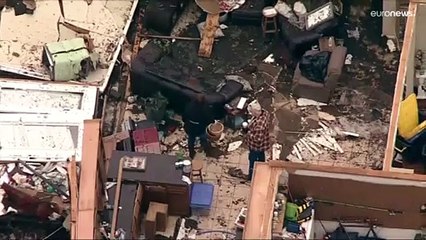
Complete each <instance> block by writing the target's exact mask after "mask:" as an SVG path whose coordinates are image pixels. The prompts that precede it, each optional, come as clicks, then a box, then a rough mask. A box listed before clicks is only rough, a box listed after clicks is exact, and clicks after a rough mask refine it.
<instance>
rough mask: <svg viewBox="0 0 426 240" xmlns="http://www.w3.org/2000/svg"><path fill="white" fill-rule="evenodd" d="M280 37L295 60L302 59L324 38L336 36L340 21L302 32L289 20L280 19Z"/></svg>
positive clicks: (332, 21) (333, 21)
mask: <svg viewBox="0 0 426 240" xmlns="http://www.w3.org/2000/svg"><path fill="white" fill-rule="evenodd" d="M278 22H279V28H280V35H281V37H282V38H283V39H284V41H285V42H286V44H287V46H288V48H289V51H290V53H291V55H292V56H293V57H295V58H299V57H301V56H302V55H303V54H304V53H305V52H306V51H307V50H309V49H311V47H312V45H315V44H318V39H320V38H321V37H322V36H335V35H336V34H337V31H338V30H337V27H338V25H339V19H338V18H337V17H336V18H334V19H331V20H329V21H327V22H325V23H322V24H320V25H319V26H317V27H315V28H314V29H311V30H309V31H306V30H301V29H299V28H297V27H296V26H294V25H293V24H291V23H289V22H288V21H287V18H285V17H284V16H282V15H280V16H279V17H278Z"/></svg>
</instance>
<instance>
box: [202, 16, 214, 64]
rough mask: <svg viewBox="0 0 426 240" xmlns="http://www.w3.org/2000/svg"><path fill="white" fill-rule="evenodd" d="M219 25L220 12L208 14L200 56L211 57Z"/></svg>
mask: <svg viewBox="0 0 426 240" xmlns="http://www.w3.org/2000/svg"><path fill="white" fill-rule="evenodd" d="M218 27H219V14H207V19H206V25H205V27H204V30H203V34H202V40H201V43H200V48H199V49H198V56H200V57H206V58H209V57H210V55H211V53H212V49H213V43H214V37H215V34H216V30H217V28H218Z"/></svg>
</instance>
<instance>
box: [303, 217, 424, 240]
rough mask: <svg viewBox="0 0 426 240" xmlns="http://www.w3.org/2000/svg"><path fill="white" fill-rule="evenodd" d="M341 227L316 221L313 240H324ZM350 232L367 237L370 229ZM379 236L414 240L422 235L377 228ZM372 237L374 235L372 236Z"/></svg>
mask: <svg viewBox="0 0 426 240" xmlns="http://www.w3.org/2000/svg"><path fill="white" fill-rule="evenodd" d="M323 226H324V227H323ZM338 226H339V223H338V222H333V221H321V222H320V221H315V222H314V230H315V233H314V237H313V238H311V239H322V237H323V236H324V235H325V234H326V231H327V233H330V232H332V231H334V230H335V229H337V227H338ZM345 230H346V231H348V232H357V233H358V234H359V235H360V236H366V235H367V232H368V230H369V229H368V228H365V227H345ZM374 231H375V232H376V234H377V236H378V237H379V238H383V239H414V237H415V236H416V234H418V233H421V231H420V230H412V229H401V228H383V227H377V228H375V229H374ZM370 237H372V235H370Z"/></svg>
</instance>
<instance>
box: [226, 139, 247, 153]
mask: <svg viewBox="0 0 426 240" xmlns="http://www.w3.org/2000/svg"><path fill="white" fill-rule="evenodd" d="M241 144H243V141H236V142H232V143H230V144H229V146H228V152H232V151H235V150H237V149H238V148H239V147H240V146H241Z"/></svg>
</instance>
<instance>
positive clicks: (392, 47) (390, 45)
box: [386, 39, 396, 52]
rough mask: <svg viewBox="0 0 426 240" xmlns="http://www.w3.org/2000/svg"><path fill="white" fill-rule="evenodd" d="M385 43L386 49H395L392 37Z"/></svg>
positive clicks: (392, 50) (393, 50) (391, 50)
mask: <svg viewBox="0 0 426 240" xmlns="http://www.w3.org/2000/svg"><path fill="white" fill-rule="evenodd" d="M386 45H388V49H389V51H390V52H395V51H396V45H395V42H394V41H393V40H392V39H388V40H387V41H386Z"/></svg>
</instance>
